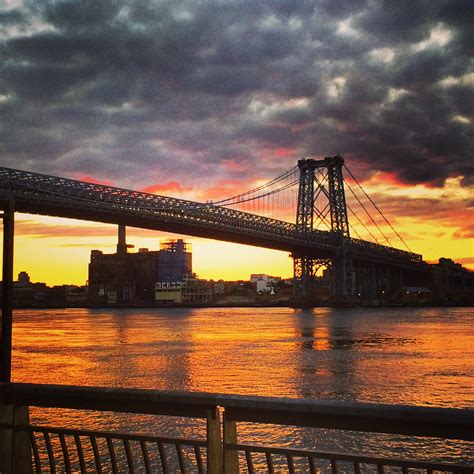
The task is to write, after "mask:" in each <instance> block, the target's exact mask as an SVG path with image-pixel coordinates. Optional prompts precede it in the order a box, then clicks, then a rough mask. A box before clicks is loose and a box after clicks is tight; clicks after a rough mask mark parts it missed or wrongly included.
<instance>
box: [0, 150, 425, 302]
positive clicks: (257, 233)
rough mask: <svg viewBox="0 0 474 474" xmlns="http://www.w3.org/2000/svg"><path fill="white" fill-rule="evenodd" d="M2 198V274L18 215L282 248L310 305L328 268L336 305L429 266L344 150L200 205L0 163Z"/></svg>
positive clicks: (300, 297)
mask: <svg viewBox="0 0 474 474" xmlns="http://www.w3.org/2000/svg"><path fill="white" fill-rule="evenodd" d="M344 174H346V175H347V176H346V178H344ZM346 190H347V191H348V193H346ZM346 194H347V197H348V199H347V198H346ZM0 202H1V203H2V207H3V209H4V215H3V220H4V271H5V258H7V259H8V258H9V252H10V246H11V252H13V225H14V223H13V216H14V213H15V212H16V211H18V212H24V213H30V214H41V215H48V216H57V217H66V218H74V219H82V220H88V221H96V222H104V223H111V224H118V225H126V226H132V227H139V228H144V229H153V230H161V231H167V232H175V233H179V234H186V235H192V236H197V237H205V238H211V239H215V240H223V241H228V242H235V243H240V244H248V245H253V246H259V247H265V248H271V249H276V250H283V251H287V252H289V253H290V254H291V257H292V258H293V261H294V277H295V280H294V281H295V285H294V288H295V304H297V305H301V306H306V305H308V304H311V300H312V294H313V285H314V280H315V278H314V277H315V275H316V272H317V270H318V269H319V268H320V267H321V266H325V267H329V268H331V273H332V275H333V284H332V292H333V297H334V299H335V300H336V301H343V300H346V299H348V298H349V299H350V298H351V297H354V296H355V295H358V296H372V297H374V298H375V297H377V295H378V294H380V292H384V293H385V292H387V293H388V292H389V291H393V290H394V289H395V288H400V287H401V285H403V283H404V281H405V280H406V278H409V277H410V275H412V274H413V272H416V273H417V275H419V272H426V270H427V264H426V263H425V262H423V260H422V257H421V255H418V254H416V253H413V252H411V251H410V249H409V248H408V246H407V245H406V243H405V241H404V240H403V237H402V236H401V235H400V234H399V233H398V232H397V231H396V229H395V228H394V227H393V226H392V224H391V223H390V222H389V220H388V219H387V218H386V217H385V215H384V214H383V213H382V211H381V210H380V208H379V206H377V204H376V203H375V202H374V201H373V199H372V198H371V197H370V196H369V195H368V193H367V192H366V191H365V190H364V188H363V187H362V186H361V184H360V183H359V181H358V180H357V179H356V178H355V176H354V175H353V174H352V172H351V171H350V170H349V169H348V168H347V167H346V165H345V163H344V159H343V158H342V157H341V156H333V157H327V158H325V159H322V160H314V159H302V160H299V161H298V163H297V165H296V166H295V167H293V168H291V169H290V170H288V171H286V172H284V173H282V174H281V175H280V176H278V177H277V178H275V179H272V180H271V181H269V182H266V183H262V184H261V185H259V186H257V187H255V188H253V189H250V190H248V191H245V192H243V193H241V194H238V195H235V196H232V197H229V198H226V199H221V200H219V201H215V202H211V201H208V202H204V203H203V202H194V201H190V200H185V199H177V198H173V197H167V196H159V195H155V194H149V193H144V192H139V191H133V190H128V189H122V188H117V187H112V186H106V185H102V184H96V183H89V182H84V181H77V180H72V179H67V178H62V177H56V176H48V175H44V174H39V173H32V172H29V171H22V170H16V169H11V168H4V167H0ZM349 215H350V216H351V219H349ZM397 246H399V247H404V249H401V248H397ZM6 266H7V270H8V262H6ZM4 276H5V275H4ZM4 280H5V278H4Z"/></svg>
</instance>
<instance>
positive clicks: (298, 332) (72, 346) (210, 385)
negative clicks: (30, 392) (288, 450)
mask: <svg viewBox="0 0 474 474" xmlns="http://www.w3.org/2000/svg"><path fill="white" fill-rule="evenodd" d="M473 323H474V309H466V308H449V309H410V310H404V309H396V310H387V309H385V310H382V311H381V310H376V309H354V310H335V309H329V308H318V309H315V310H313V311H299V310H293V309H287V308H263V309H262V308H259V309H256V308H232V309H229V308H225V309H221V308H212V309H166V310H162V309H146V310H143V309H130V310H86V309H68V310H50V311H29V310H22V311H15V313H14V330H13V347H14V351H13V368H12V373H13V380H14V381H17V382H36V383H53V384H70V385H96V386H113V387H135V388H137V387H138V388H151V389H158V390H163V389H166V390H192V391H205V392H224V393H238V394H247V395H264V396H284V397H296V398H301V397H305V398H325V399H342V400H354V401H364V402H378V403H390V404H407V405H428V406H433V405H434V406H444V407H463V408H474V400H473V396H474V385H473V380H474V368H473V367H474V340H473V339H474V334H473V330H472V328H473V327H474V324H473ZM53 412H54V411H53V410H43V411H41V413H40V412H37V411H36V412H34V413H33V417H34V418H35V417H36V418H35V419H36V420H39V421H41V422H48V420H49V419H51V418H53V419H54V421H55V423H56V424H63V425H68V426H77V427H80V426H83V425H84V423H85V421H84V420H86V423H87V426H88V427H90V428H96V429H102V428H104V427H106V428H107V429H114V428H116V429H124V427H125V428H126V427H127V426H131V425H133V427H134V430H135V431H137V430H138V431H147V432H150V431H151V432H153V433H163V432H165V433H166V434H167V435H168V436H178V435H183V434H184V435H185V436H190V435H193V434H194V435H195V436H201V435H203V425H202V422H199V421H192V420H180V419H176V418H167V417H160V418H158V419H154V420H153V421H152V420H150V418H149V417H146V416H140V415H126V414H124V415H117V414H103V413H88V414H84V413H82V412H78V411H71V410H67V411H62V412H61V413H62V414H58V412H57V411H56V412H54V413H53ZM130 417H132V418H130ZM132 419H133V423H131V422H130V420H132ZM240 433H241V434H243V435H245V436H246V437H247V438H249V441H252V442H263V443H267V444H268V443H274V444H278V445H281V446H285V445H292V446H294V445H295V442H296V444H297V445H298V446H304V447H315V448H316V447H317V448H320V449H336V450H341V449H349V450H356V451H357V450H358V449H361V446H362V444H363V445H364V446H365V447H367V446H369V448H370V449H369V448H367V449H369V451H368V452H371V453H372V454H380V455H382V454H387V452H388V451H390V449H391V447H393V452H394V453H396V452H397V450H400V449H401V448H400V440H399V437H391V436H389V435H377V436H375V437H374V436H372V437H370V438H368V437H365V436H363V437H361V436H360V435H357V436H356V435H353V434H351V433H347V432H346V433H334V432H332V433H331V432H328V431H327V430H326V431H325V430H308V429H301V428H291V427H276V426H271V427H268V426H265V425H259V426H249V425H243V426H241V428H240ZM410 446H411V445H409V444H407V445H406V446H404V448H403V449H404V451H405V452H410V450H411V449H413V450H414V449H415V448H413V447H410ZM364 449H366V448H364ZM433 449H435V451H436V450H437V451H436V452H439V453H441V454H440V458H443V459H447V458H449V456H452V457H454V458H455V456H456V455H455V454H453V453H455V452H456V449H458V450H459V449H461V452H462V456H464V457H465V456H466V454H465V452H466V449H471V451H470V452H471V453H472V448H465V447H462V448H459V446H457V445H456V444H455V443H450V442H447V444H446V442H444V444H443V443H441V444H439V445H436V443H435V444H433V443H431V444H430V445H429V449H428V448H427V451H426V452H427V456H428V455H429V453H431V452H433ZM392 454H393V453H392ZM413 454H417V453H416V452H415V451H413ZM443 456H444V457H443ZM462 456H461V457H462ZM463 459H464V458H463Z"/></svg>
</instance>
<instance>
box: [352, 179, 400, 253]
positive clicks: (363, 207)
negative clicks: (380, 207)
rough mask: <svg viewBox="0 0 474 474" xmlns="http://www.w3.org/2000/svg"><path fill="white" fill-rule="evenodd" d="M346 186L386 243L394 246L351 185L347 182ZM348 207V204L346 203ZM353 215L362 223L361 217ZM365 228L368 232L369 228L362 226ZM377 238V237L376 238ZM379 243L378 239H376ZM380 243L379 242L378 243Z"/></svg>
mask: <svg viewBox="0 0 474 474" xmlns="http://www.w3.org/2000/svg"><path fill="white" fill-rule="evenodd" d="M346 186H347V189H349V191H350V192H351V193H352V195H353V196H354V197H355V199H356V200H357V202H358V203H359V205H360V206H361V207H362V209H363V210H364V211H365V213H366V214H367V216H368V217H369V219H370V220H371V221H372V223H373V224H374V225H375V227H376V228H377V230H378V231H379V232H380V233H381V234H382V237H383V238H384V239H385V241H386V242H387V244H388V245H390V246H392V244H391V243H390V240H389V239H388V237H387V236H386V235H385V234H384V232H383V230H382V229H381V228H380V227H379V225H378V224H377V222H375V219H374V218H373V217H372V214H371V213H370V212H369V211H368V210H367V208H366V207H365V206H364V203H363V202H362V201H361V200H360V199H359V197H358V196H357V194H356V193H355V192H354V190H353V189H352V188H351V186H350V185H349V183H347V182H346ZM346 205H347V203H346ZM353 214H354V215H355V216H356V218H357V219H358V220H359V222H360V219H359V217H358V216H357V214H356V213H355V212H353ZM362 225H363V226H364V229H365V230H368V229H367V227H366V226H365V225H364V224H362ZM374 238H375V237H374ZM375 240H376V241H377V239H375ZM377 242H378V241H377Z"/></svg>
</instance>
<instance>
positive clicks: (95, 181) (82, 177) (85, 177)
mask: <svg viewBox="0 0 474 474" xmlns="http://www.w3.org/2000/svg"><path fill="white" fill-rule="evenodd" d="M76 179H77V180H79V181H85V182H86V183H93V184H104V185H106V186H113V184H112V182H111V181H108V180H107V179H100V180H98V179H96V178H94V177H93V176H90V175H88V174H86V175H79V176H76Z"/></svg>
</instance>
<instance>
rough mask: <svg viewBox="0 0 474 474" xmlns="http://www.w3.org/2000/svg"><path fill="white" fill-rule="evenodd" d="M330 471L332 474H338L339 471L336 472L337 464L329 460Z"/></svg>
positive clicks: (333, 460)
mask: <svg viewBox="0 0 474 474" xmlns="http://www.w3.org/2000/svg"><path fill="white" fill-rule="evenodd" d="M331 471H332V474H338V473H339V471H338V470H337V462H336V460H335V459H331Z"/></svg>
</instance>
